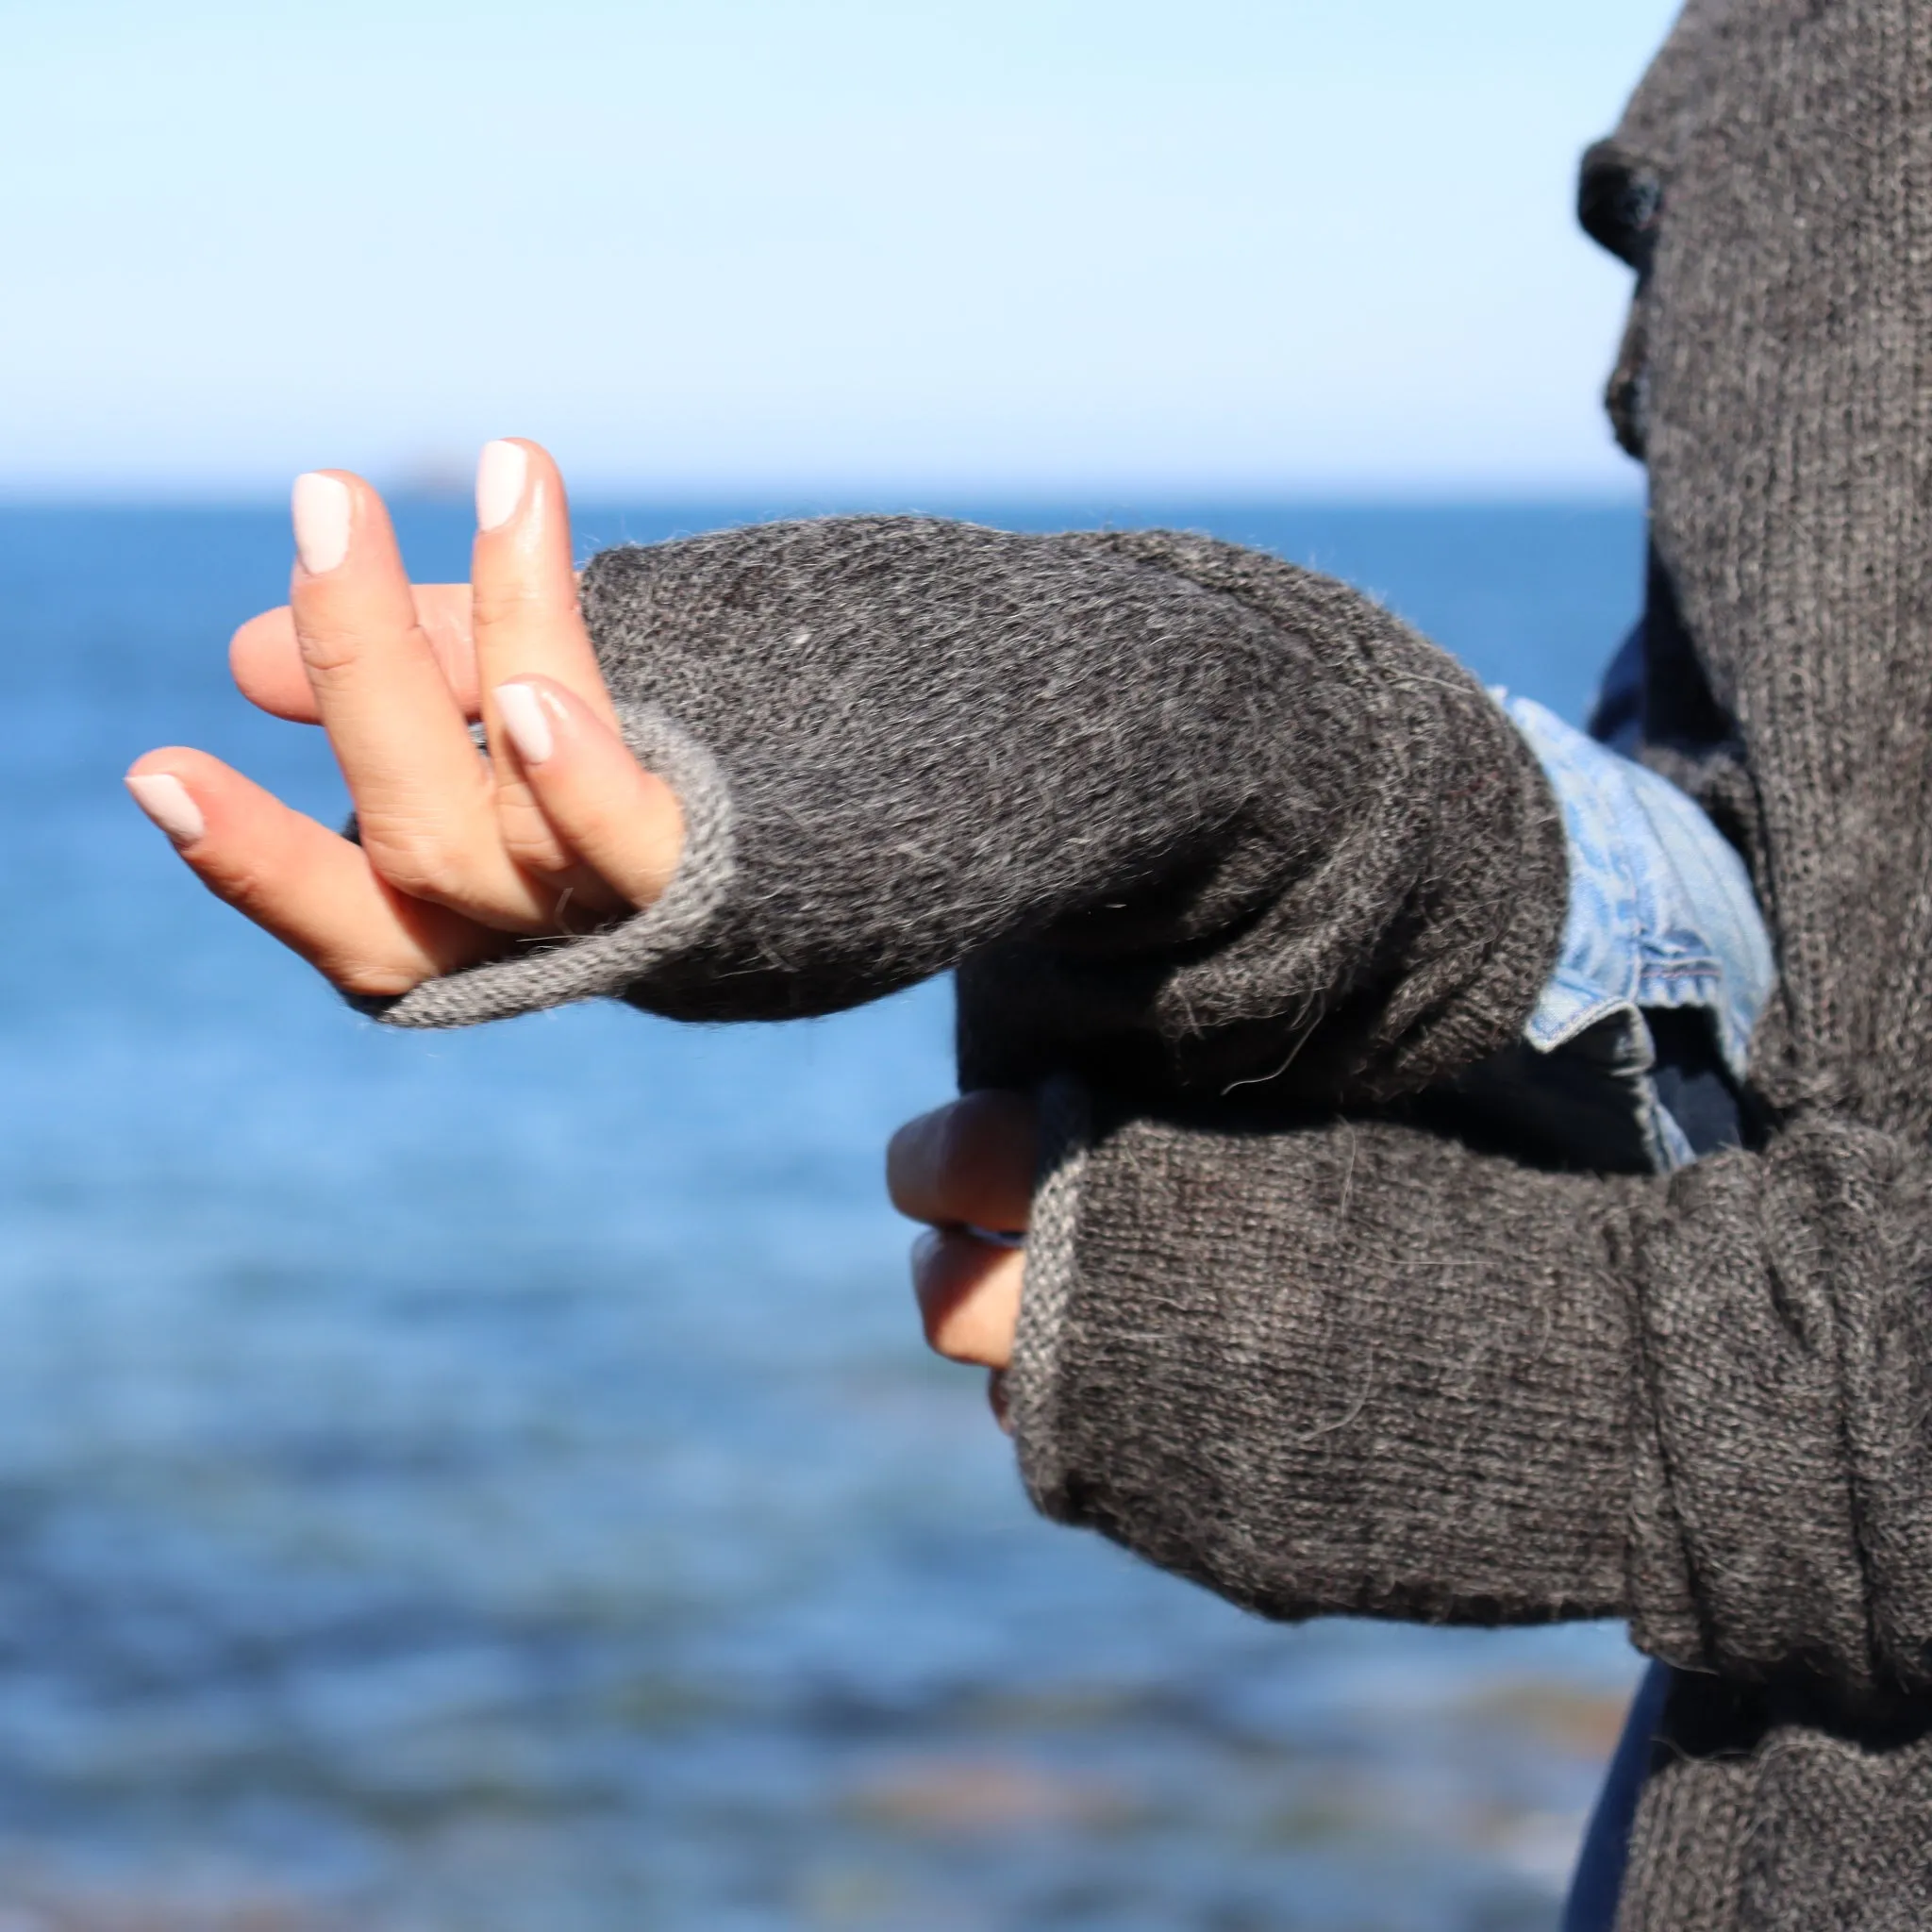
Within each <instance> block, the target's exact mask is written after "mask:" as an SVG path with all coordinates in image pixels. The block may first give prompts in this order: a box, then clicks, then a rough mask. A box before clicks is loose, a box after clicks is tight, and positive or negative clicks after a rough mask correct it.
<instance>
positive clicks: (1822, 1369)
mask: <svg viewBox="0 0 1932 1932" xmlns="http://www.w3.org/2000/svg"><path fill="white" fill-rule="evenodd" d="M1584 202H1585V212H1586V215H1587V217H1588V218H1589V220H1590V222H1591V226H1592V227H1593V229H1595V230H1596V231H1597V232H1598V233H1599V234H1600V235H1601V236H1602V238H1603V239H1605V240H1606V241H1607V242H1611V243H1612V245H1614V246H1615V247H1616V248H1617V250H1618V252H1619V253H1620V254H1622V255H1624V257H1625V258H1626V259H1628V260H1630V261H1631V262H1632V263H1633V264H1634V265H1635V266H1637V267H1638V269H1639V271H1640V277H1641V279H1640V288H1639V294H1638V300H1637V305H1636V316H1635V321H1634V323H1633V328H1632V331H1631V337H1630V339H1629V340H1628V341H1626V343H1625V347H1624V358H1623V361H1622V364H1621V365H1620V369H1619V374H1618V376H1617V378H1616V381H1615V382H1614V384H1613V390H1612V396H1611V405H1612V411H1613V414H1614V415H1615V416H1617V418H1618V423H1619V429H1620V433H1622V434H1624V437H1625V439H1626V441H1630V442H1631V443H1633V444H1634V445H1636V446H1638V447H1641V448H1642V449H1643V450H1644V451H1645V452H1646V453H1647V457H1648V461H1649V464H1650V469H1651V475H1652V490H1653V535H1654V541H1655V545H1656V550H1657V558H1658V569H1657V578H1656V581H1655V582H1654V584H1653V593H1652V622H1651V624H1650V625H1649V626H1648V629H1647V637H1648V640H1649V643H1650V647H1651V648H1652V650H1653V652H1654V653H1655V654H1656V658H1657V662H1656V663H1655V665H1654V667H1653V668H1654V670H1656V671H1657V674H1658V675H1657V676H1655V677H1654V678H1653V680H1652V698H1651V702H1652V715H1651V716H1650V717H1649V719H1648V720H1647V723H1648V724H1649V726H1650V728H1651V731H1652V733H1653V736H1654V737H1656V738H1657V739H1659V740H1661V741H1664V742H1662V743H1661V745H1660V747H1659V749H1658V750H1657V752H1656V753H1655V754H1653V756H1654V757H1655V758H1656V760H1657V762H1658V763H1659V765H1660V766H1662V767H1663V768H1664V769H1666V770H1667V771H1669V772H1670V774H1671V775H1673V776H1674V777H1675V778H1677V779H1678V780H1679V782H1682V783H1685V784H1687V785H1688V786H1690V787H1691V789H1693V790H1694V791H1697V792H1698V793H1699V794H1700V795H1701V796H1703V797H1704V798H1705V799H1706V800H1707V803H1708V804H1709V805H1710V807H1711V808H1712V809H1713V811H1714V812H1715V814H1716V815H1717V817H1718V819H1719V822H1720V823H1721V824H1724V826H1725V827H1726V828H1727V829H1728V830H1730V831H1731V833H1732V834H1733V836H1734V837H1735V838H1736V839H1737V841H1738V842H1739V843H1740V846H1741V847H1742V848H1743V849H1744V850H1745V852H1746V853H1747V855H1748V856H1749V857H1750V858H1751V860H1752V863H1753V866H1754V869H1755V872H1756V875H1757V881H1758V885H1759V890H1760V894H1761V896H1762V898H1763V901H1764V903H1765V906H1766V908H1767V912H1768V914H1769V916H1770V917H1771V919H1772V922H1773V924H1774V932H1775V935H1776V939H1777V941H1778V949H1779V955H1780V964H1781V971H1782V985H1781V990H1780V997H1779V1001H1778V1003H1777V1005H1776V1007H1775V1008H1774V1011H1773V1012H1772V1014H1771V1015H1770V1016H1769V1018H1768V1020H1767V1022H1766V1024H1765V1025H1764V1026H1763V1028H1762V1029H1761V1031H1760V1035H1759V1039H1758V1042H1757V1054H1756V1058H1755V1064H1754V1070H1753V1071H1754V1086H1755V1088H1756V1090H1757V1092H1756V1099H1757V1104H1758V1106H1759V1108H1761V1109H1763V1111H1764V1114H1765V1118H1766V1119H1767V1120H1768V1122H1769V1124H1770V1125H1771V1127H1772V1129H1773V1131H1772V1133H1771V1136H1770V1139H1769V1142H1768V1144H1767V1145H1766V1146H1765V1147H1764V1149H1763V1150H1762V1151H1761V1152H1757V1153H1754V1154H1743V1153H1735V1154H1727V1155H1724V1156H1722V1157H1719V1158H1715V1159H1712V1160H1709V1161H1707V1162H1706V1163H1703V1164H1701V1165H1700V1166H1698V1167H1696V1168H1694V1169H1692V1170H1690V1171H1689V1172H1687V1173H1685V1174H1681V1175H1678V1176H1676V1177H1674V1179H1672V1180H1669V1181H1657V1182H1644V1181H1640V1180H1596V1179H1591V1178H1588V1177H1567V1176H1552V1175H1540V1174H1532V1173H1530V1172H1528V1171H1527V1170H1525V1169H1524V1168H1521V1167H1518V1166H1515V1165H1513V1164H1511V1163H1509V1162H1507V1161H1504V1160H1501V1159H1496V1158H1486V1157H1483V1156H1480V1155H1476V1154H1474V1153H1471V1152H1468V1151H1466V1150H1464V1149H1462V1148H1459V1147H1457V1146H1455V1145H1453V1144H1450V1143H1448V1142H1445V1141H1441V1140H1436V1139H1431V1138H1429V1137H1426V1136H1423V1135H1420V1134H1418V1133H1416V1132H1414V1131H1413V1130H1410V1129H1407V1128H1404V1127H1401V1126H1399V1125H1391V1124H1375V1123H1373V1122H1368V1121H1362V1120H1340V1121H1337V1120H1331V1121H1328V1122H1325V1123H1324V1122H1316V1121H1308V1122H1304V1123H1303V1124H1301V1125H1299V1126H1298V1127H1296V1126H1291V1125H1289V1124H1284V1123H1282V1122H1278V1121H1277V1122H1275V1123H1274V1124H1273V1126H1272V1128H1271V1130H1270V1131H1267V1132H1265V1133H1264V1132H1257V1131H1256V1130H1255V1129H1254V1128H1253V1127H1252V1126H1250V1125H1247V1124H1241V1123H1237V1122H1234V1121H1232V1120H1219V1121H1217V1120H1215V1119H1213V1118H1212V1117H1203V1116H1201V1115H1200V1114H1199V1113H1196V1114H1195V1115H1193V1116H1192V1117H1185V1118H1184V1117H1178V1116H1174V1115H1172V1114H1170V1115H1169V1116H1167V1117H1162V1116H1161V1115H1160V1114H1158V1113H1157V1112H1153V1111H1150V1110H1148V1109H1146V1108H1138V1109H1137V1108H1134V1107H1132V1106H1126V1105H1122V1104H1120V1103H1118V1102H1117V1103H1114V1104H1112V1105H1108V1104H1107V1103H1105V1102H1103V1103H1101V1104H1100V1105H1099V1106H1098V1108H1097V1109H1089V1113H1088V1118H1087V1119H1086V1120H1085V1122H1084V1124H1083V1120H1082V1112H1081V1109H1079V1108H1059V1109H1058V1112H1057V1118H1058V1120H1059V1122H1060V1130H1059V1134H1058V1144H1057V1145H1056V1147H1055V1148H1054V1149H1053V1150H1052V1154H1051V1168H1052V1172H1051V1174H1050V1175H1049V1177H1048V1179H1047V1181H1046V1183H1045V1186H1044V1188H1043V1191H1042V1193H1041V1208H1042V1209H1043V1210H1044V1212H1043V1215H1042V1222H1041V1225H1042V1230H1043V1239H1036V1242H1035V1245H1034V1249H1033V1252H1032V1253H1031V1254H1030V1255H1029V1258H1028V1284H1027V1298H1026V1307H1025V1309H1024V1315H1023V1325H1022V1337H1021V1357H1020V1362H1019V1365H1018V1369H1017V1372H1016V1375H1015V1378H1014V1410H1015V1413H1016V1415H1018V1416H1019V1417H1020V1418H1021V1421H1022V1452H1023V1459H1024V1467H1025V1469H1026V1472H1027V1474H1028V1479H1029V1482H1030V1483H1031V1485H1032V1487H1033V1490H1034V1493H1035V1495H1036V1496H1037V1498H1038V1499H1039V1501H1040V1502H1041V1505H1042V1507H1046V1508H1047V1509H1049V1510H1050V1511H1051V1512H1053V1513H1055V1514H1056V1515H1058V1516H1061V1517H1063V1518H1066V1519H1068V1520H1071V1521H1075V1522H1084V1523H1089V1524H1094V1525H1095V1526H1097V1527H1100V1528H1102V1529H1104V1530H1106V1531H1107V1532H1108V1534H1110V1535H1113V1536H1115V1537H1118V1538H1119V1539H1120V1540H1122V1541H1125V1542H1128V1543H1130V1544H1132V1545H1133V1546H1135V1547H1137V1548H1140V1549H1142V1550H1144V1551H1146V1552H1147V1553H1148V1554H1149V1555H1150V1556H1152V1557H1154V1558H1155V1559H1156V1560H1158V1561H1160V1562H1162V1563H1165V1564H1167V1565H1169V1566H1170V1567H1172V1568H1174V1569H1177V1570H1180V1571H1183V1572H1185V1573H1187V1574H1191V1575H1195V1576H1198V1577H1200V1578H1202V1579H1203V1580H1204V1581H1207V1582H1208V1583H1209V1584H1210V1585H1211V1586H1212V1587H1214V1588H1216V1589H1218V1590H1221V1591H1224V1592H1225V1593H1226V1594H1228V1595H1230V1596H1233V1597H1235V1598H1237V1599H1238V1600H1240V1601H1242V1602H1245V1603H1249V1604H1252V1605H1254V1606H1255V1607H1257V1608H1261V1609H1264V1610H1266V1611H1268V1612H1270V1613H1273V1614H1278V1615H1294V1616H1302V1615H1308V1614H1313V1613H1317V1612H1321V1611H1324V1610H1363V1611H1371V1612H1375V1613H1379V1614H1394V1615H1403V1616H1414V1617H1422V1618H1429V1619H1447V1620H1474V1621H1479V1622H1491V1621H1495V1620H1498V1619H1509V1620H1525V1621H1533V1620H1535V1619H1538V1618H1541V1617H1550V1616H1567V1615H1571V1614H1574V1613H1576V1612H1578V1611H1586V1610H1587V1611H1595V1612H1600V1613H1616V1614H1621V1615H1624V1616H1626V1617H1627V1618H1628V1619H1629V1620H1630V1623H1631V1626H1632V1629H1633V1632H1634V1634H1635V1635H1636V1637H1637V1639H1638V1641H1640V1642H1641V1644H1642V1645H1643V1646H1644V1647H1645V1648H1647V1649H1649V1650H1650V1651H1652V1652H1653V1653H1654V1654H1655V1655H1657V1656H1658V1657H1663V1658H1665V1659H1666V1660H1668V1661H1670V1662H1672V1663H1674V1664H1676V1665H1678V1666H1679V1667H1680V1668H1681V1673H1682V1674H1680V1675H1679V1676H1678V1677H1677V1679H1676V1680H1675V1687H1674V1691H1673V1693H1672V1695H1671V1698H1670V1701H1669V1704H1668V1707H1667V1708H1666V1712H1665V1716H1664V1720H1663V1728H1662V1732H1661V1735H1660V1736H1659V1737H1658V1739H1657V1742H1656V1746H1655V1752H1654V1774H1653V1775H1652V1777H1651V1779H1650V1781H1649V1783H1648V1785H1647V1786H1646V1789H1645V1792H1644V1796H1643V1802H1642V1805H1641V1811H1640V1815H1639V1819H1638V1824H1637V1830H1636V1836H1635V1840H1634V1845H1633V1851H1632V1860H1631V1866H1630V1869H1629V1872H1628V1874H1626V1879H1625V1885H1624V1896H1623V1902H1622V1907H1621V1915H1620V1918H1619V1921H1618V1923H1619V1925H1620V1926H1621V1927H1623V1928H1624V1932H1633V1928H1638V1927H1641V1928H1646V1932H1648V1928H1657V1932H1665V1928H1668V1932H1706V1928H1709V1932H1717V1928H1725V1932H1732V1928H1745V1927H1749V1928H1754V1932H1756V1928H1765V1927H1779V1928H1784V1927H1790V1928H1793V1932H1795V1928H1798V1927H1815V1926H1821V1925H1831V1926H1855V1927H1874V1928H1875V1927H1880V1926H1883V1927H1904V1926H1916V1925H1921V1924H1932V1427H1928V1418H1932V1153H1928V1149H1927V1147H1926V1126H1927V1121H1928V1109H1932V1001H1928V999H1927V997H1926V995H1927V991H1928V989H1927V986H1926V979H1927V974H1928V973H1932V943H1928V941H1932V930H1928V922H1932V795H1928V792H1932V598H1928V593H1927V589H1926V586H1927V584H1928V582H1932V576H1928V562H1927V559H1928V557H1932V541H1928V539H1932V529H1928V527H1927V522H1928V517H1932V435H1928V433H1927V430H1928V426H1932V425H1927V422H1926V420H1925V419H1926V416H1927V414H1928V408H1932V405H1928V401H1927V398H1928V397H1932V382H1928V376H1932V276H1928V275H1927V263H1928V261H1932V246H1928V243H1932V7H1928V6H1926V5H1925V4H1924V0H1824V4H1820V0H1751V4H1749V5H1748V6H1746V5H1744V4H1742V0H1736V4H1729V5H1725V4H1721V0H1720V4H1710V5H1703V4H1700V5H1696V6H1693V7H1692V8H1691V10H1690V11H1689V12H1688V13H1687V15H1686V16H1685V19H1684V21H1683V23H1682V24H1681V25H1680V27H1679V30H1678V32H1677V34H1676V35H1675V37H1674V40H1673V42H1672V44H1671V45H1670V46H1669V47H1668V48H1667V49H1666V51H1665V55H1664V57H1663V58H1662V59H1660V61H1659V62H1658V65H1657V69H1656V70H1655V72H1654V74H1653V75H1652V77H1651V80H1650V81H1649V82H1648V83H1647V84H1646V86H1645V88H1644V89H1643V90H1642V91H1641V92H1640V94H1639V96H1638V98H1637V100H1636V102H1635V103H1634V104H1633V107H1632V109H1631V111H1630V114H1629V115H1628V117H1627V118H1626V121H1625V123H1624V126H1623V127H1622V128H1621V129H1619V130H1618V132H1617V134H1616V135H1615V136H1614V137H1613V139H1612V140H1611V141H1610V142H1608V143H1606V144H1605V145H1603V146H1601V147H1599V148H1598V149H1596V150H1594V151H1593V152H1592V154H1591V158H1590V160H1589V163H1588V164H1587V167H1586V176H1585V193H1584ZM1693 714H1695V715H1698V716H1701V717H1702V718H1703V719H1704V720H1705V721H1706V723H1708V721H1709V720H1711V719H1715V720H1717V721H1718V722H1719V724H1720V725H1721V727H1722V728H1721V730H1720V731H1719V733H1718V736H1719V737H1720V739H1721V740H1722V741H1721V742H1720V743H1718V744H1717V746H1716V747H1715V748H1714V749H1711V748H1705V749H1700V750H1697V751H1695V752H1687V751H1686V750H1684V749H1682V748H1679V747H1674V745H1673V744H1672V743H1671V742H1670V741H1671V740H1673V739H1674V738H1675V737H1678V736H1680V735H1681V736H1685V737H1690V738H1695V739H1706V738H1708V737H1709V736H1710V733H1709V731H1708V729H1707V728H1700V729H1698V730H1696V731H1692V732H1689V733H1683V734H1680V733H1679V732H1678V731H1677V730H1676V728H1675V727H1676V726H1677V725H1679V724H1682V722H1683V720H1684V719H1685V718H1687V717H1689V716H1691V715H1693Z"/></svg>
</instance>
